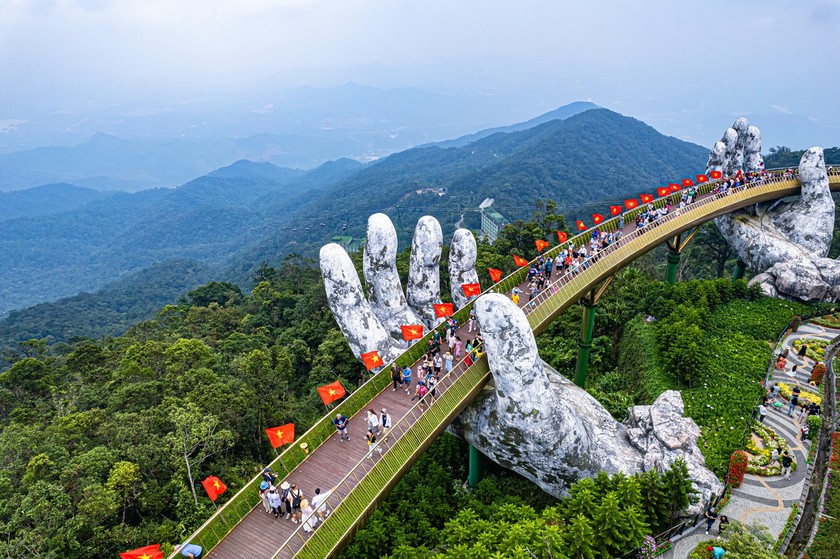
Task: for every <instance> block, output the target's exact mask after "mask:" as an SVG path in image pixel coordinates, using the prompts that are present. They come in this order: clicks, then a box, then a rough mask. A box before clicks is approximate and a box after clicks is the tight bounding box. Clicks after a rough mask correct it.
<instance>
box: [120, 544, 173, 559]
mask: <svg viewBox="0 0 840 559" xmlns="http://www.w3.org/2000/svg"><path fill="white" fill-rule="evenodd" d="M120 558H121V559H163V552H162V551H161V550H160V544H159V543H156V544H154V545H147V546H146V547H138V548H137V549H132V550H131V551H126V552H123V553H120Z"/></svg>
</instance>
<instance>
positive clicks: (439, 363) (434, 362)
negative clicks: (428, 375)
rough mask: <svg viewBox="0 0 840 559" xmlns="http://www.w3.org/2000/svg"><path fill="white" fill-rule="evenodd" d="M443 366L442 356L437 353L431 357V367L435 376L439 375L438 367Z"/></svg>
mask: <svg viewBox="0 0 840 559" xmlns="http://www.w3.org/2000/svg"><path fill="white" fill-rule="evenodd" d="M442 367H443V358H442V357H441V356H440V354H439V353H437V354H435V356H434V357H433V358H432V369H433V370H434V372H435V374H436V375H437V376H440V369H441V368H442Z"/></svg>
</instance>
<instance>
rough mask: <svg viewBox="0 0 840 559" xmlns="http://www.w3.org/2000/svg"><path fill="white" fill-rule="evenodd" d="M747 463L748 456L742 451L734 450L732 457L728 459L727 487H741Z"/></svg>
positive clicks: (748, 461)
mask: <svg viewBox="0 0 840 559" xmlns="http://www.w3.org/2000/svg"><path fill="white" fill-rule="evenodd" d="M749 463H750V460H749V456H747V453H746V452H744V451H743V450H736V451H735V452H733V453H732V457H731V458H730V459H729V485H731V486H732V487H741V483H742V482H743V481H744V474H746V473H747V467H748V466H749Z"/></svg>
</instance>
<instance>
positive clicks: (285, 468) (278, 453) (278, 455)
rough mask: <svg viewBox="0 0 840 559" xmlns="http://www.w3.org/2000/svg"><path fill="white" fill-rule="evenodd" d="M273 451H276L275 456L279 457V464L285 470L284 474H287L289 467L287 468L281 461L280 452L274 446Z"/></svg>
mask: <svg viewBox="0 0 840 559" xmlns="http://www.w3.org/2000/svg"><path fill="white" fill-rule="evenodd" d="M281 446H282V445H281ZM274 452H276V453H277V458H278V459H279V461H280V465H281V466H283V469H284V470H286V474H287V475H288V474H289V468H287V467H286V465H285V464H284V463H283V459H282V458H280V452H279V451H278V450H277V449H276V448H275V449H274Z"/></svg>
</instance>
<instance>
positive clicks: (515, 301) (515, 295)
mask: <svg viewBox="0 0 840 559" xmlns="http://www.w3.org/2000/svg"><path fill="white" fill-rule="evenodd" d="M510 300H511V301H513V304H514V305H516V306H517V307H518V306H519V293H516V292H513V293H511V295H510Z"/></svg>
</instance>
